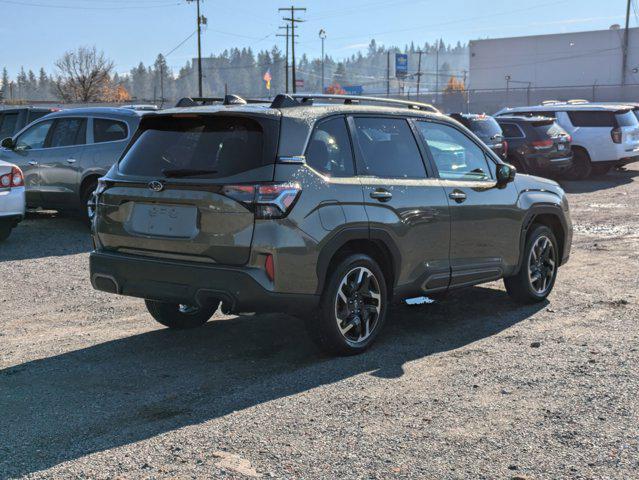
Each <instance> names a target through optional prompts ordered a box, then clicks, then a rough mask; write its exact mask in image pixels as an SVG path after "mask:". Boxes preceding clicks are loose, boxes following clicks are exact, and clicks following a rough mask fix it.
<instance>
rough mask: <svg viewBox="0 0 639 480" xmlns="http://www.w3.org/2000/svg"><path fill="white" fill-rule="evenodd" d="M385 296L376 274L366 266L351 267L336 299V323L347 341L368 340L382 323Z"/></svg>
mask: <svg viewBox="0 0 639 480" xmlns="http://www.w3.org/2000/svg"><path fill="white" fill-rule="evenodd" d="M381 311H382V296H381V293H380V288H379V282H378V281H377V278H376V277H375V275H374V274H373V272H371V271H370V270H369V269H368V268H366V267H356V268H353V269H352V270H350V271H349V272H348V273H347V274H346V275H345V276H344V277H343V278H342V281H341V282H340V285H339V288H338V289H337V295H336V299H335V319H336V321H337V326H338V328H339V330H340V332H341V334H342V336H343V337H344V338H345V339H346V341H347V342H348V343H350V344H351V345H359V344H361V343H363V342H365V341H366V340H367V339H368V338H369V337H370V336H371V334H372V333H373V331H374V330H375V328H376V327H377V325H378V323H379V317H380V314H381Z"/></svg>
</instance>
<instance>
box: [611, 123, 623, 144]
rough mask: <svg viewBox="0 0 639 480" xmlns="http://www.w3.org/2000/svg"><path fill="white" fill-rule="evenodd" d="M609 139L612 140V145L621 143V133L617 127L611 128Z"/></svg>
mask: <svg viewBox="0 0 639 480" xmlns="http://www.w3.org/2000/svg"><path fill="white" fill-rule="evenodd" d="M610 137H611V138H612V141H613V142H614V143H621V139H622V137H623V134H622V132H621V128H619V127H616V128H613V129H612V130H611V131H610Z"/></svg>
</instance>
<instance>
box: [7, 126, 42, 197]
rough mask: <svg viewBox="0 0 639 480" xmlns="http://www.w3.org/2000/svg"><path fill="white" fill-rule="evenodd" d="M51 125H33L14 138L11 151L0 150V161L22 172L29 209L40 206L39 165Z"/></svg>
mask: <svg viewBox="0 0 639 480" xmlns="http://www.w3.org/2000/svg"><path fill="white" fill-rule="evenodd" d="M52 124H53V121H52V120H45V121H42V122H38V123H35V124H33V125H31V126H30V127H28V128H27V129H26V130H24V131H23V132H22V133H20V134H19V135H18V136H17V137H15V140H14V144H15V147H14V148H13V150H7V149H2V150H0V159H2V160H5V161H7V162H10V163H14V164H16V165H17V166H18V167H20V169H21V170H22V173H23V175H24V183H25V187H26V199H27V205H29V206H30V207H38V206H40V205H41V196H40V164H41V163H42V161H43V160H44V159H45V158H46V153H47V150H46V148H44V147H45V143H46V139H47V135H48V133H49V130H50V129H51V125H52Z"/></svg>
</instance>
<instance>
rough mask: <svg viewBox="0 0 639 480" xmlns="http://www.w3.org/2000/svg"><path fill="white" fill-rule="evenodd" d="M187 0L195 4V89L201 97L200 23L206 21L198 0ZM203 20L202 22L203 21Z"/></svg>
mask: <svg viewBox="0 0 639 480" xmlns="http://www.w3.org/2000/svg"><path fill="white" fill-rule="evenodd" d="M186 1H187V2H189V3H191V2H195V3H196V4H197V91H198V96H199V97H200V98H201V97H202V38H201V33H202V28H201V26H202V23H206V18H204V17H203V16H201V15H200V0H186ZM203 20H204V22H203Z"/></svg>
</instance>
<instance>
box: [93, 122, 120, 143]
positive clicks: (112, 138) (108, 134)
mask: <svg viewBox="0 0 639 480" xmlns="http://www.w3.org/2000/svg"><path fill="white" fill-rule="evenodd" d="M127 136H128V129H127V125H126V123H125V122H120V121H118V120H108V119H105V118H94V119H93V143H102V142H117V141H118V140H124V139H126V137H127Z"/></svg>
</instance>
